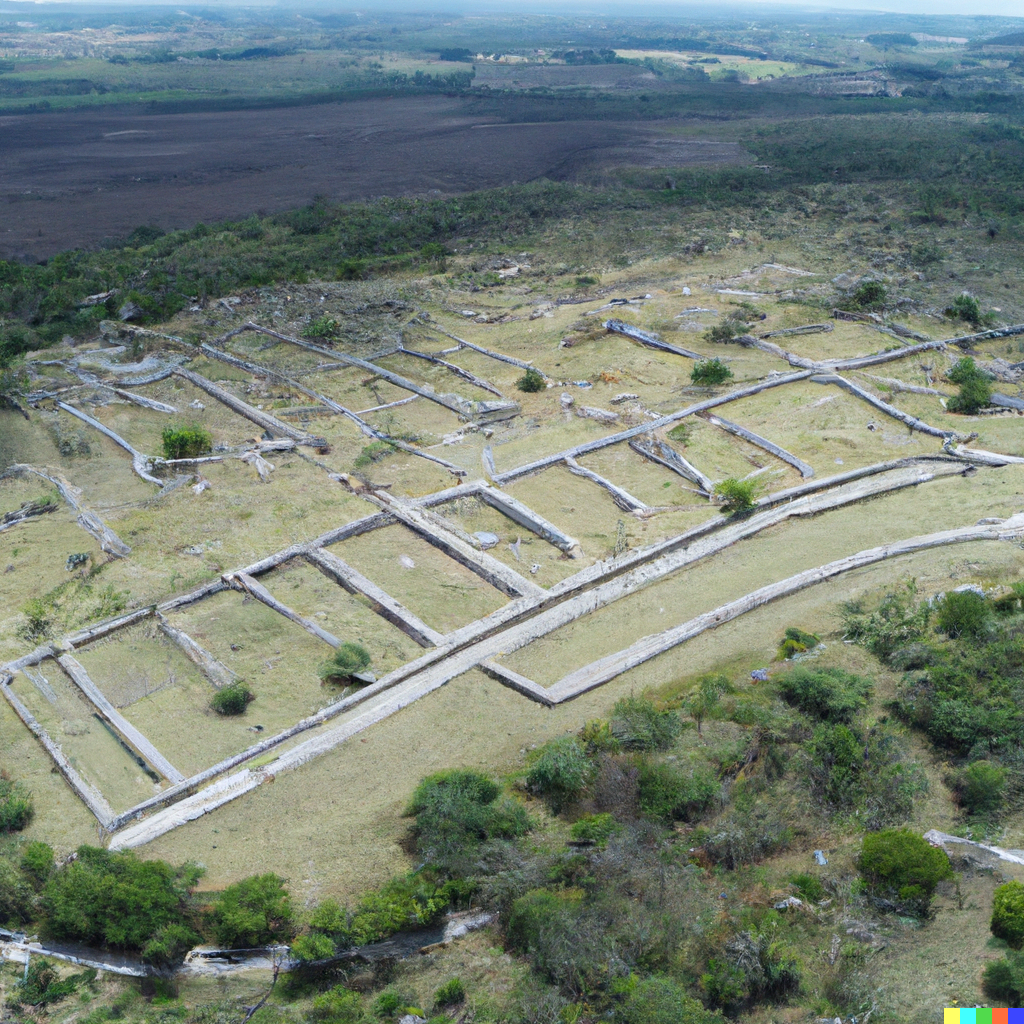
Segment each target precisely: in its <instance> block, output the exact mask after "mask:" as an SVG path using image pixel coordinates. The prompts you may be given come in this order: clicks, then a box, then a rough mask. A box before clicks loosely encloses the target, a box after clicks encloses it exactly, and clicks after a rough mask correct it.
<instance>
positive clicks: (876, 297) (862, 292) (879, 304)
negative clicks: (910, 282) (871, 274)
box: [843, 281, 889, 310]
mask: <svg viewBox="0 0 1024 1024" xmlns="http://www.w3.org/2000/svg"><path fill="white" fill-rule="evenodd" d="M888 297H889V293H888V291H887V289H886V287H885V285H884V284H883V283H882V282H881V281H864V282H862V283H861V284H859V285H858V286H857V288H856V289H855V290H854V292H853V294H852V295H851V296H850V298H849V299H848V300H847V301H846V302H845V303H844V304H843V305H844V306H845V307H846V308H847V309H852V310H860V309H867V310H877V309H882V308H883V307H884V306H885V303H886V300H887V299H888Z"/></svg>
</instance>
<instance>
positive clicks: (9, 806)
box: [0, 771, 35, 834]
mask: <svg viewBox="0 0 1024 1024" xmlns="http://www.w3.org/2000/svg"><path fill="white" fill-rule="evenodd" d="M34 814H35V811H34V809H33V806H32V794H31V793H30V792H29V791H28V790H27V789H26V788H25V787H24V786H23V785H22V784H21V783H20V782H18V781H16V780H14V779H12V778H11V777H10V776H9V775H8V774H7V772H5V771H0V834H3V833H5V832H20V831H21V830H22V829H23V828H25V827H26V826H27V825H28V823H29V822H30V821H31V820H32V818H33V816H34Z"/></svg>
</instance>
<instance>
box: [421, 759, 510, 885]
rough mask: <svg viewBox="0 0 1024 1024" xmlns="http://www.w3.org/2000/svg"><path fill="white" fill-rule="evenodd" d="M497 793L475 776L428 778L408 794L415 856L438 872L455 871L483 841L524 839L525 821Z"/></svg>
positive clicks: (463, 772)
mask: <svg viewBox="0 0 1024 1024" xmlns="http://www.w3.org/2000/svg"><path fill="white" fill-rule="evenodd" d="M500 794H501V789H500V788H499V787H498V785H497V784H496V783H494V782H493V781H492V780H491V779H489V778H488V777H487V776H486V775H482V774H481V773H480V772H475V771H472V770H470V769H465V768H456V769H452V770H450V771H445V772H438V773H437V774H436V775H428V776H427V777H426V778H425V779H424V780H423V781H422V782H421V783H420V784H419V785H418V786H417V787H416V791H415V792H414V793H413V796H412V800H411V801H410V803H409V807H408V808H407V810H406V814H408V815H410V816H414V817H415V819H416V823H415V825H414V826H413V834H414V835H415V837H416V847H417V849H418V850H419V852H420V854H421V855H422V856H423V857H424V858H425V859H426V860H427V861H429V862H430V863H431V864H434V865H437V866H439V867H441V868H443V869H444V870H448V871H458V870H460V869H461V867H462V865H463V862H464V860H465V858H466V857H467V856H469V855H471V854H472V853H473V852H474V851H475V850H476V849H477V848H478V847H479V846H480V844H481V843H483V842H486V841H487V840H488V839H511V838H514V837H516V836H520V835H524V834H525V833H526V832H527V831H528V830H529V828H530V819H529V816H528V815H527V814H526V811H525V809H524V808H523V806H522V805H521V804H520V803H518V802H517V801H515V800H500V801H499V800H498V797H499V796H500Z"/></svg>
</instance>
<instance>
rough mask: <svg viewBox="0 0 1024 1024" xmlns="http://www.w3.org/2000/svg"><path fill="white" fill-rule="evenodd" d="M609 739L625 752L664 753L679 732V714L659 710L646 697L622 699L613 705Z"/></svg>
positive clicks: (680, 729)
mask: <svg viewBox="0 0 1024 1024" xmlns="http://www.w3.org/2000/svg"><path fill="white" fill-rule="evenodd" d="M610 729H611V734H612V736H613V737H614V738H615V739H616V740H617V741H618V742H619V744H620V745H621V746H622V747H623V748H625V749H626V750H668V748H669V747H671V746H672V743H673V742H674V741H675V739H676V737H677V736H678V735H679V733H680V732H681V731H682V723H681V722H680V721H679V715H678V714H677V713H676V712H674V711H659V710H658V708H657V707H656V706H655V704H654V701H652V700H651V699H650V698H648V697H635V696H632V695H630V696H629V697H623V698H621V699H620V700H618V701H616V702H615V707H614V708H613V709H612V717H611V723H610Z"/></svg>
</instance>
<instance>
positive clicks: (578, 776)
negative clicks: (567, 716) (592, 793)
mask: <svg viewBox="0 0 1024 1024" xmlns="http://www.w3.org/2000/svg"><path fill="white" fill-rule="evenodd" d="M593 773H594V766H593V764H592V763H591V761H590V759H589V758H588V757H587V752H586V749H585V748H584V747H583V744H581V743H580V741H579V740H578V739H577V738H576V737H575V736H561V737H559V738H558V739H555V740H551V741H550V742H548V743H546V744H544V746H543V747H541V748H540V749H539V750H538V751H536V753H535V755H534V758H533V763H532V764H531V765H530V769H529V771H528V772H527V775H526V782H527V785H528V786H529V787H530V789H531V790H532V791H533V792H534V793H538V794H540V795H541V796H544V797H545V798H546V799H547V800H548V802H549V803H550V805H551V809H552V810H553V811H554V812H555V813H556V814H557V813H558V812H559V811H560V810H561V809H562V807H564V806H565V805H566V804H571V803H573V802H575V801H576V800H578V799H579V798H580V797H581V796H582V795H583V791H584V790H585V789H586V788H587V785H588V783H589V782H590V780H591V777H592V776H593Z"/></svg>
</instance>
